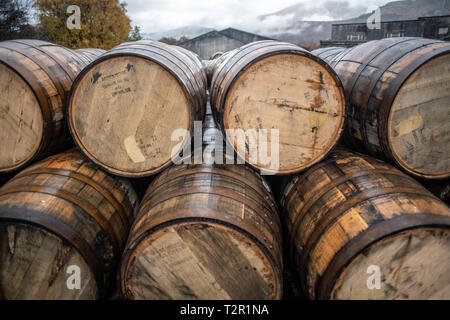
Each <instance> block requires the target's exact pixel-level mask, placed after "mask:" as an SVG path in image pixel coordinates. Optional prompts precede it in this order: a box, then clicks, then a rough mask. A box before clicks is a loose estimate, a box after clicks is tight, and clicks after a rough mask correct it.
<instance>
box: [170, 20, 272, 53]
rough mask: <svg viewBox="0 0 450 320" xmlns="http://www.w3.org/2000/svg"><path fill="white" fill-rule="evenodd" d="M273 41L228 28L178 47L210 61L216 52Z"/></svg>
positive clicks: (209, 33) (204, 35) (201, 36)
mask: <svg viewBox="0 0 450 320" xmlns="http://www.w3.org/2000/svg"><path fill="white" fill-rule="evenodd" d="M259 40H272V39H271V38H268V37H264V36H260V35H257V34H254V33H250V32H246V31H242V30H238V29H234V28H228V29H225V30H221V31H216V30H213V31H210V32H207V33H204V34H202V35H199V36H197V37H195V38H192V39H189V40H186V41H183V42H181V43H179V44H178V45H179V46H181V47H183V48H185V49H188V50H190V51H192V52H195V53H197V54H198V55H199V56H200V58H201V59H203V60H208V59H209V58H210V57H211V56H212V55H213V54H214V53H216V52H227V51H230V50H233V49H236V48H239V47H241V46H243V45H244V44H247V43H250V42H254V41H259Z"/></svg>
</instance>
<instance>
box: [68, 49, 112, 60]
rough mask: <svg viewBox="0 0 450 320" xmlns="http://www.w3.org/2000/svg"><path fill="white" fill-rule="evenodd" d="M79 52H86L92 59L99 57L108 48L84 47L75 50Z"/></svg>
mask: <svg viewBox="0 0 450 320" xmlns="http://www.w3.org/2000/svg"><path fill="white" fill-rule="evenodd" d="M75 51H76V52H77V53H81V54H84V55H86V56H88V57H89V58H90V59H91V60H92V61H94V60H95V59H97V58H98V57H99V56H101V55H102V54H104V53H105V52H106V50H103V49H97V48H82V49H77V50H75Z"/></svg>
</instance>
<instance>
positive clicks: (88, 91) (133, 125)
mask: <svg viewBox="0 0 450 320" xmlns="http://www.w3.org/2000/svg"><path fill="white" fill-rule="evenodd" d="M183 50H184V49H180V48H175V47H172V46H168V45H165V44H163V43H159V42H155V41H138V42H130V43H125V44H122V45H119V46H117V47H115V48H113V49H112V50H110V51H108V52H107V53H105V54H103V55H102V56H101V57H100V58H99V59H97V60H96V61H95V62H94V63H93V64H91V65H90V66H89V68H87V69H85V71H84V72H83V73H82V74H81V75H80V76H79V77H78V79H77V81H76V82H75V83H74V86H73V89H72V94H71V97H70V102H69V126H70V129H71V133H72V135H73V137H74V140H75V142H76V143H77V145H78V146H79V147H80V149H81V150H82V151H83V153H85V154H86V155H87V156H88V157H89V158H90V159H91V160H92V161H94V162H95V163H97V164H98V165H100V166H102V167H103V168H104V169H105V170H107V171H110V172H112V173H114V174H118V175H123V176H133V177H137V176H146V175H151V174H154V173H156V172H158V171H160V170H162V169H163V168H165V167H167V166H168V165H170V163H171V157H172V155H173V154H175V155H176V154H178V153H179V152H180V151H181V150H182V148H183V146H184V144H186V143H187V142H188V140H189V139H190V135H189V134H184V135H182V136H180V135H178V134H177V132H176V130H183V129H184V130H185V131H186V132H187V133H189V132H190V131H191V130H193V122H194V120H201V119H202V117H203V115H204V108H205V103H206V75H205V73H204V71H203V70H202V65H201V62H200V61H198V59H197V58H196V57H195V55H194V54H190V53H186V52H185V51H183ZM174 134H175V136H174V137H173V135H174ZM180 139H181V141H180Z"/></svg>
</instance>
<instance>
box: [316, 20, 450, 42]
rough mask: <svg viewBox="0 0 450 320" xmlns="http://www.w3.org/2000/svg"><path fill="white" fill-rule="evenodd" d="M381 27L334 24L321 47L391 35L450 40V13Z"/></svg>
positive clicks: (389, 23) (382, 23)
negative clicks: (328, 37)
mask: <svg viewBox="0 0 450 320" xmlns="http://www.w3.org/2000/svg"><path fill="white" fill-rule="evenodd" d="M380 26H381V28H380V29H369V28H368V27H367V23H342V24H333V25H332V30H331V40H322V41H320V45H321V47H335V46H342V47H353V46H355V45H357V44H360V43H364V42H367V41H371V40H379V39H383V38H391V37H423V38H431V39H438V40H446V41H448V40H450V34H449V29H450V15H447V16H433V17H420V18H418V19H417V20H401V21H385V22H381V24H380Z"/></svg>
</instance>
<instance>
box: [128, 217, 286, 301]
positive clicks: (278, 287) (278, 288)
mask: <svg viewBox="0 0 450 320" xmlns="http://www.w3.org/2000/svg"><path fill="white" fill-rule="evenodd" d="M178 216H182V217H184V216H185V214H184V213H183V212H182V211H181V210H179V212H178ZM179 223H208V224H210V225H221V226H225V227H227V228H230V229H232V230H234V231H236V232H239V233H241V234H243V235H244V236H246V237H247V238H249V239H250V240H252V241H253V242H254V243H255V244H256V246H257V247H258V248H259V249H260V250H261V251H262V252H263V253H264V255H265V256H266V258H267V259H268V260H269V262H270V263H271V266H272V268H273V270H274V272H275V274H276V279H277V281H273V283H274V285H275V287H274V289H273V290H274V297H278V298H281V295H282V288H283V281H282V280H283V278H282V270H283V265H282V256H281V254H282V252H281V244H280V246H279V247H278V248H277V249H279V250H278V251H276V252H272V251H271V250H270V249H269V248H267V246H265V245H264V243H262V242H261V241H260V240H259V239H258V238H256V237H255V236H254V235H252V234H251V233H249V232H248V231H247V230H245V229H243V228H242V227H241V226H236V225H234V224H232V223H229V222H228V221H221V220H217V219H214V218H213V219H211V218H209V217H208V214H207V212H202V215H201V217H198V216H195V217H187V218H177V219H174V220H171V221H162V223H159V224H158V225H156V226H154V227H152V228H151V229H150V228H148V229H146V231H145V232H144V233H142V234H140V235H139V236H138V237H134V238H133V241H130V240H131V239H130V240H129V242H128V244H127V246H126V249H125V251H124V254H123V258H122V262H121V266H120V272H119V283H121V284H122V286H121V287H122V290H126V289H125V288H127V285H126V283H127V281H128V280H129V277H127V275H128V269H129V266H130V265H131V264H132V263H133V262H134V261H135V259H136V256H132V254H133V251H134V248H136V247H137V246H138V245H139V243H140V242H141V241H142V240H144V239H145V238H146V237H148V236H149V235H151V234H152V233H154V232H157V231H158V230H161V229H163V228H165V227H170V226H172V225H175V224H179ZM131 257H132V258H131ZM130 258H131V259H130ZM122 293H123V294H124V296H125V297H127V298H128V299H132V298H133V297H132V295H130V292H128V290H127V292H123V291H122Z"/></svg>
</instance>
